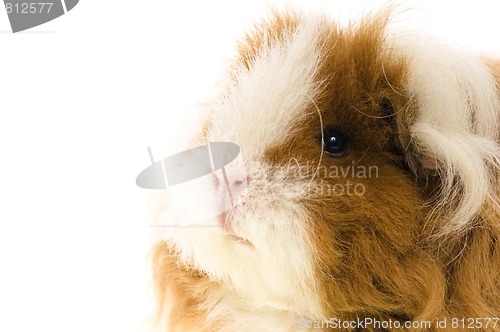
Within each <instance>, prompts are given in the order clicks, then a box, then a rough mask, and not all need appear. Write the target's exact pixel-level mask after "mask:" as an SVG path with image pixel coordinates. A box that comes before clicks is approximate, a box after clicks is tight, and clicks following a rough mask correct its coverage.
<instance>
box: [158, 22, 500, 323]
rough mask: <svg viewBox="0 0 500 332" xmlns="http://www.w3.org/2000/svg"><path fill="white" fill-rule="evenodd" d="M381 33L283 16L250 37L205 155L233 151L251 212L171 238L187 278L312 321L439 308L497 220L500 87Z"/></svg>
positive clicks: (236, 211)
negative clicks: (464, 260) (478, 238)
mask: <svg viewBox="0 0 500 332" xmlns="http://www.w3.org/2000/svg"><path fill="white" fill-rule="evenodd" d="M387 21H388V15H387V14H385V13H384V14H381V15H378V16H372V17H369V18H367V19H365V20H364V21H362V22H360V23H359V24H351V25H350V26H348V27H346V28H342V27H339V26H338V25H336V24H335V23H334V22H332V21H331V20H329V19H328V18H325V17H321V16H312V17H303V16H301V15H297V14H293V13H288V14H284V15H280V14H276V15H274V16H273V17H272V18H271V19H269V20H267V21H264V22H262V23H261V24H260V25H258V26H257V27H256V28H255V29H254V31H253V32H251V33H249V34H248V35H246V37H245V38H244V40H243V41H242V42H241V43H240V44H239V47H238V50H239V55H238V57H237V59H236V61H235V62H234V63H233V64H232V66H231V68H230V69H229V73H228V78H227V81H226V82H224V83H223V84H222V87H221V88H220V90H219V94H218V98H217V99H216V101H215V102H214V103H213V105H212V106H213V112H212V113H211V114H210V117H209V120H208V121H207V123H206V126H205V128H204V131H203V135H202V137H201V139H200V141H199V142H200V143H201V142H221V141H225V142H232V143H235V144H237V145H238V146H239V147H240V149H241V154H242V158H243V161H244V164H242V165H240V167H241V169H240V170H230V171H231V172H232V174H239V175H238V176H235V177H232V178H230V179H229V182H228V185H229V186H231V188H236V189H235V190H239V189H238V188H243V187H244V199H242V200H240V201H239V202H237V203H235V204H234V206H233V207H232V208H231V209H229V210H228V211H226V212H225V213H224V214H221V215H219V216H218V217H216V218H218V225H219V227H212V228H190V229H178V230H175V231H173V232H172V234H171V235H170V237H169V239H168V241H170V242H171V243H172V244H173V245H174V247H175V248H176V251H177V252H178V254H179V255H180V257H181V259H182V260H183V261H184V262H186V264H188V265H189V266H192V267H193V268H194V269H197V270H199V271H202V272H203V273H205V274H206V275H207V276H208V277H209V278H211V279H213V280H217V281H218V282H220V283H223V284H226V285H228V287H230V288H231V289H233V290H234V292H235V293H236V294H240V295H241V296H246V297H248V298H251V299H254V300H255V301H258V302H259V303H265V304H269V305H272V306H275V307H279V308H283V309H284V310H290V311H293V312H301V313H303V314H304V315H308V316H310V317H333V316H334V315H337V316H338V315H344V316H346V317H348V316H350V315H351V316H353V317H354V316H359V315H360V313H362V314H365V315H370V314H373V313H375V312H377V313H378V315H382V316H384V315H385V316H386V317H413V318H415V317H420V318H422V317H427V316H430V315H431V314H432V315H434V314H436V313H439V312H442V310H444V304H443V303H445V301H443V299H444V298H446V296H449V293H448V292H449V290H448V289H447V284H448V282H447V278H449V275H450V273H451V272H450V270H449V269H447V268H446V266H449V265H448V264H449V262H450V261H451V260H452V258H453V257H455V256H457V255H458V254H457V253H458V249H457V248H458V246H459V244H464V243H465V242H463V241H465V240H464V237H463V236H464V234H468V232H469V230H470V229H471V228H472V227H473V226H474V225H477V223H480V222H482V221H481V220H483V219H484V218H482V213H484V211H485V210H488V211H489V213H490V215H492V214H493V215H494V217H493V218H497V219H496V220H497V221H498V205H497V206H495V204H494V202H495V199H498V184H497V182H498V162H499V161H498V156H499V148H498V118H499V109H500V107H499V99H498V92H497V86H496V85H495V79H494V76H493V75H492V74H491V72H490V70H489V68H488V67H487V66H486V65H485V64H484V63H483V62H482V61H481V60H479V59H478V58H476V57H474V56H471V55H469V54H468V53H467V52H465V51H462V50H460V49H458V48H456V47H454V46H450V45H446V44H442V43H441V42H434V41H432V40H428V39H427V38H425V37H422V36H418V35H415V34H409V33H403V34H402V36H401V35H398V34H397V33H396V32H395V31H392V30H391V29H390V28H389V27H388V23H387ZM495 181H496V182H495ZM495 185H496V187H495ZM495 188H496V191H495ZM488 227H490V226H488ZM492 232H493V231H492ZM492 234H493V233H492ZM441 240H442V241H443V243H445V244H443V248H445V249H443V250H444V251H443V252H444V253H443V252H441V253H439V252H438V251H437V250H434V249H433V248H434V247H433V246H434V245H435V243H436V241H441ZM447 241H448V242H447ZM460 241H461V242H460ZM436 248H437V246H436ZM497 251H498V250H497ZM497 254H498V253H497ZM452 256H453V257H452Z"/></svg>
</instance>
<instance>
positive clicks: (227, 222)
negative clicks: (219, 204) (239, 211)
mask: <svg viewBox="0 0 500 332" xmlns="http://www.w3.org/2000/svg"><path fill="white" fill-rule="evenodd" d="M217 220H218V222H219V226H220V228H221V230H222V231H223V232H224V233H225V234H226V236H227V237H228V239H230V240H231V241H234V242H238V243H242V244H245V245H252V244H251V243H250V241H248V240H247V239H244V238H242V237H240V236H238V235H237V234H236V233H235V232H234V230H233V227H232V226H231V216H230V212H228V211H226V212H224V213H221V214H219V215H218V216H217Z"/></svg>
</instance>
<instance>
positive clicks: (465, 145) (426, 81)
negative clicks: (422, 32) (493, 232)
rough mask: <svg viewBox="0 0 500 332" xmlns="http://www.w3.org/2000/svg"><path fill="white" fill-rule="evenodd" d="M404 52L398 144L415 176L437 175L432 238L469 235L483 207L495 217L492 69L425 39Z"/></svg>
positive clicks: (499, 158) (495, 85) (499, 150)
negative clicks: (437, 220)
mask: <svg viewBox="0 0 500 332" xmlns="http://www.w3.org/2000/svg"><path fill="white" fill-rule="evenodd" d="M404 49H405V51H404V52H405V53H406V54H405V58H406V59H407V66H408V68H407V86H406V89H407V92H408V94H409V96H411V100H410V102H409V105H411V107H410V109H409V110H408V111H407V112H405V115H404V118H400V119H398V127H399V128H400V129H401V128H402V127H403V129H401V132H402V133H403V134H400V139H402V140H404V141H406V142H403V144H402V145H403V146H406V147H407V148H406V149H405V151H406V159H407V162H408V164H409V165H410V168H412V169H413V170H414V171H415V172H416V174H417V176H425V175H426V174H427V175H428V174H429V172H432V173H433V175H437V181H438V182H439V183H438V187H439V191H438V193H437V194H435V196H434V197H433V198H434V201H433V203H432V204H433V207H434V212H437V213H439V214H440V215H442V216H444V217H445V218H446V219H445V220H447V221H446V226H445V228H444V229H442V230H441V231H440V232H441V233H443V234H447V233H450V232H455V231H463V230H466V229H468V228H470V227H471V226H472V225H473V224H474V223H475V222H476V221H477V217H478V216H479V215H480V212H481V210H482V209H483V208H484V207H485V205H489V206H494V209H495V210H496V211H497V212H498V213H499V214H498V216H500V204H499V203H498V202H499V201H500V199H499V197H498V192H499V188H500V183H499V179H500V177H499V175H500V146H499V136H500V135H499V132H500V129H499V128H500V93H499V91H500V90H499V86H500V83H499V81H500V80H499V77H500V76H499V75H498V73H499V72H500V71H499V68H500V65H499V62H491V64H490V63H486V62H485V61H482V60H481V59H480V58H478V57H477V56H475V55H471V54H469V53H467V52H465V51H463V50H461V49H458V48H454V47H452V46H450V45H443V44H440V43H436V42H432V41H429V40H428V39H425V40H422V39H418V38H416V39H414V40H412V43H411V45H410V44H407V45H406V48H404ZM493 71H496V73H495V74H494V73H493ZM497 221H498V220H497Z"/></svg>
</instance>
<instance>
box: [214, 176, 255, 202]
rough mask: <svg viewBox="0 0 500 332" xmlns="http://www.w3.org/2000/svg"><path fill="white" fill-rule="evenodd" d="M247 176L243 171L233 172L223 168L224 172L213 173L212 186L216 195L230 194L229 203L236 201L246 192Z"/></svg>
mask: <svg viewBox="0 0 500 332" xmlns="http://www.w3.org/2000/svg"><path fill="white" fill-rule="evenodd" d="M248 182H249V178H248V177H247V176H246V175H245V174H244V172H234V171H232V170H224V172H221V173H218V174H217V175H215V177H214V180H213V186H214V189H215V191H216V192H217V193H218V195H225V194H223V193H228V194H229V195H230V200H231V203H232V204H233V205H234V204H236V203H238V202H239V201H240V200H241V199H242V198H243V197H244V196H245V194H246V192H247V186H248Z"/></svg>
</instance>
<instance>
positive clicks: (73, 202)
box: [0, 0, 500, 332]
mask: <svg viewBox="0 0 500 332" xmlns="http://www.w3.org/2000/svg"><path fill="white" fill-rule="evenodd" d="M496 2H497V1H480V0H476V1H470V2H467V4H465V3H464V2H459V1H436V0H432V1H418V2H417V1H413V2H405V3H403V6H402V7H401V8H416V9H415V10H412V11H410V12H409V13H408V12H407V13H405V14H404V15H403V16H404V17H405V20H408V25H414V26H416V27H419V28H421V29H425V30H428V31H432V32H434V33H436V34H439V35H442V36H445V37H446V38H448V39H451V40H454V41H457V42H459V43H461V44H463V45H466V46H467V47H471V48H475V49H478V50H482V51H486V52H489V53H492V52H496V54H499V51H500V39H499V37H498V33H499V32H500V20H499V19H498V12H499V10H498V8H496V5H495V3H496ZM266 3H270V4H273V3H278V7H281V5H282V4H283V2H281V1H280V2H272V1H269V2H264V1H246V2H243V1H229V0H228V1H182V3H181V1H180V0H179V1H176V2H174V1H162V0H156V1H155V0H148V1H146V0H143V1H131V0H120V1H118V0H106V1H103V0H100V1H98V0H95V1H91V0H81V1H80V3H79V4H78V5H77V6H76V7H75V8H74V9H73V10H72V11H70V12H69V13H68V14H66V15H64V16H62V17H60V18H58V19H56V20H54V21H52V22H49V23H47V24H45V25H42V26H39V27H36V28H33V29H31V30H29V31H27V32H25V33H19V34H12V33H11V32H10V26H9V23H8V18H7V15H6V13H5V11H3V10H1V9H0V68H1V69H0V148H1V149H0V171H1V172H0V331H8V332H17V331H52V332H56V331H57V332H58V331H61V332H62V331H64V332H67V331H71V332H76V331H85V332H88V331H98V332H101V331H121V332H123V331H145V327H144V323H145V322H146V321H147V315H148V312H149V311H150V309H151V308H150V307H151V305H150V301H149V300H150V299H151V290H150V289H149V286H148V277H149V270H148V267H147V251H148V247H149V242H148V241H149V239H148V237H149V235H148V234H149V228H148V226H147V224H146V222H145V221H144V215H145V198H146V194H147V193H146V192H147V190H144V189H140V188H138V187H136V185H135V177H136V175H137V174H138V173H139V172H140V171H141V170H142V169H143V168H145V167H146V166H147V165H148V164H149V157H148V154H147V150H146V147H147V146H151V147H152V148H153V152H154V153H155V155H156V157H157V159H159V158H160V157H164V152H165V151H167V150H173V149H175V148H174V146H176V145H177V143H179V142H180V143H182V142H183V141H184V140H185V138H186V137H188V133H189V130H190V129H189V128H191V127H193V125H192V123H195V121H194V120H193V119H194V118H193V117H194V115H193V114H195V113H196V110H197V109H198V106H197V104H198V103H201V102H203V100H204V99H205V98H206V97H207V96H209V93H210V86H211V85H212V84H213V83H214V82H215V80H216V79H217V78H218V77H220V72H221V70H222V67H223V64H224V61H225V60H227V59H228V58H230V57H231V55H232V54H233V53H232V52H233V51H232V50H233V48H232V47H233V46H234V41H235V40H236V39H237V38H238V36H241V34H242V31H243V30H244V29H245V28H248V27H249V26H250V24H251V22H252V21H253V20H255V19H256V18H258V17H261V16H263V15H264V14H265V12H266ZM295 3H296V4H297V5H298V6H299V7H302V8H312V9H323V10H327V11H328V12H331V13H332V15H334V16H336V17H339V18H340V19H343V20H346V19H348V18H352V17H356V16H357V15H359V13H360V12H363V11H365V12H366V11H368V10H370V9H372V8H376V7H378V6H379V5H380V4H383V3H385V1H346V0H345V1H334V0H331V1H296V2H295ZM306 4H307V5H306ZM346 4H348V5H346Z"/></svg>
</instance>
